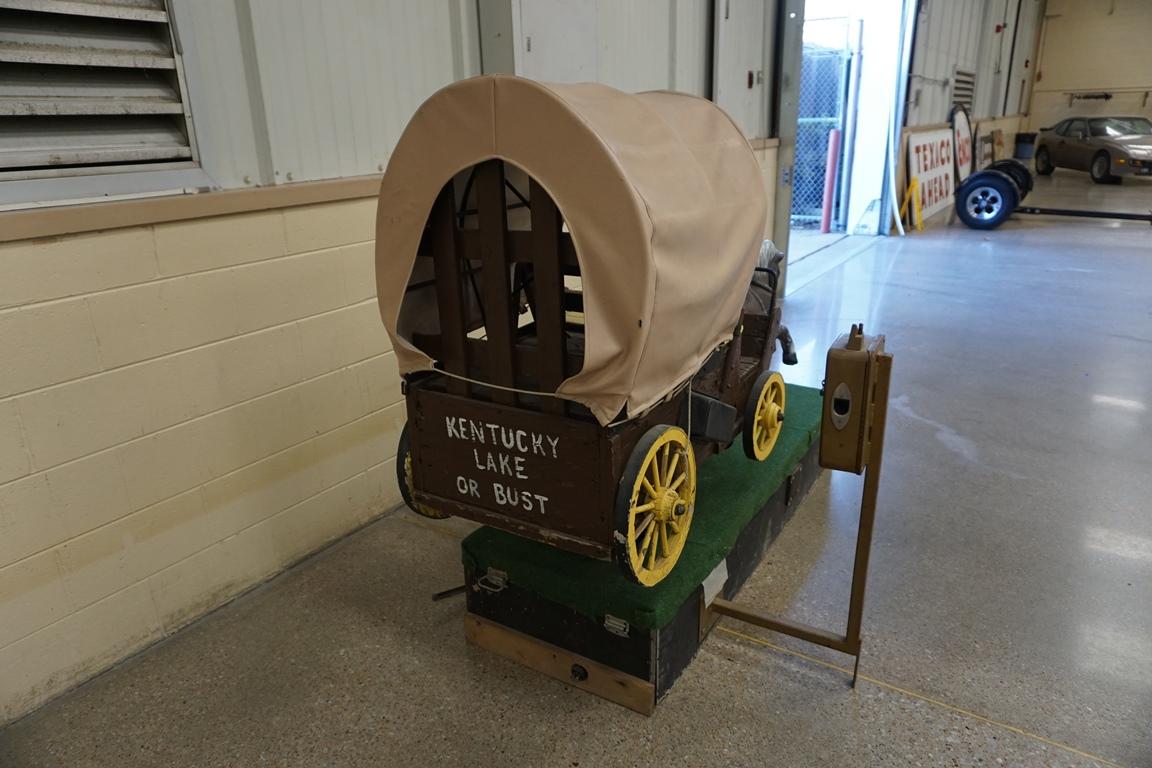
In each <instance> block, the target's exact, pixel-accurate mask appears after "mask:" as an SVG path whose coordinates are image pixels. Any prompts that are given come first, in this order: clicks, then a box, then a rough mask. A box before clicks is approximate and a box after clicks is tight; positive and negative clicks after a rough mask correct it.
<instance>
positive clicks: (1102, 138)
mask: <svg viewBox="0 0 1152 768" xmlns="http://www.w3.org/2000/svg"><path fill="white" fill-rule="evenodd" d="M1057 168H1071V169H1073V170H1076V171H1088V173H1089V174H1091V175H1092V181H1094V182H1096V183H1097V184H1117V183H1119V182H1120V179H1121V178H1122V177H1124V176H1152V121H1150V120H1149V119H1148V118H1146V117H1070V118H1068V119H1067V120H1062V121H1061V122H1059V123H1057V124H1056V125H1054V126H1053V127H1051V128H1041V129H1040V134H1039V135H1038V136H1037V137H1036V173H1038V174H1040V175H1041V176H1047V175H1048V174H1050V173H1052V171H1054V170H1056V169H1057Z"/></svg>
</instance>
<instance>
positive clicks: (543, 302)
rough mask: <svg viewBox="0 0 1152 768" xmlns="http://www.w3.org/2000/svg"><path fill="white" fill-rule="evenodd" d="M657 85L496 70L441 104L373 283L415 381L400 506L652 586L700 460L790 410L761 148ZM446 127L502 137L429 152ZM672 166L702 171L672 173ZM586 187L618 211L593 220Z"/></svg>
mask: <svg viewBox="0 0 1152 768" xmlns="http://www.w3.org/2000/svg"><path fill="white" fill-rule="evenodd" d="M646 96H648V95H646V94H641V95H636V96H633V95H628V94H622V93H619V92H617V91H613V90H612V89H609V88H605V87H603V86H544V85H541V84H537V83H531V82H530V81H524V80H520V79H517V78H509V77H486V78H477V79H475V80H472V81H466V82H465V83H460V84H456V85H454V86H450V87H449V88H447V89H445V90H444V91H441V92H440V93H438V94H437V95H435V96H433V97H432V98H431V99H430V100H429V102H427V103H426V104H425V105H424V107H422V108H421V110H420V111H419V112H418V113H417V115H416V116H415V117H414V118H413V121H412V123H411V124H410V126H409V128H408V130H407V131H406V132H405V135H404V137H403V138H402V139H401V142H400V144H399V145H398V146H397V150H396V153H395V155H394V157H393V161H392V162H391V163H390V165H389V169H388V173H387V174H386V175H385V179H384V182H383V187H382V191H381V200H380V210H379V213H378V222H379V223H378V236H377V274H378V288H379V296H380V305H381V314H382V317H383V319H384V321H385V324H386V326H387V327H388V330H389V333H390V335H391V336H392V340H393V344H394V347H395V349H396V351H397V358H398V361H399V363H400V368H401V373H402V374H403V375H404V381H405V385H404V386H405V394H406V402H407V408H408V426H407V428H406V429H405V434H404V436H403V437H402V439H401V445H400V447H399V450H398V455H397V472H398V479H399V481H400V483H401V488H402V490H403V491H404V492H405V496H406V500H407V501H408V502H409V504H410V505H411V506H412V507H413V508H414V509H416V510H417V511H420V512H422V513H424V514H427V515H429V516H433V517H437V516H446V515H458V516H461V517H465V518H468V519H471V520H476V521H479V522H483V523H486V524H489V525H493V526H496V527H499V528H502V529H505V530H508V531H512V532H514V533H517V534H520V535H523V536H527V537H530V538H533V539H537V540H540V541H544V542H547V543H549V544H551V545H554V546H557V547H560V548H564V549H568V550H571V551H574V552H578V553H581V554H584V555H588V556H592V557H599V558H612V559H616V560H618V561H620V562H621V563H622V565H624V566H625V570H626V571H627V572H628V573H630V575H632V576H633V577H635V578H637V580H639V581H640V582H641V583H647V584H652V583H656V582H657V581H659V579H661V578H663V577H664V576H665V575H667V572H668V571H669V570H670V569H671V567H672V566H673V565H674V563H675V559H676V557H677V556H678V555H679V552H680V549H681V548H682V547H683V541H684V539H685V538H686V537H687V532H688V527H689V524H690V521H691V512H692V504H693V503H694V493H695V464H696V463H697V462H699V461H702V460H703V459H704V458H706V457H707V456H709V455H711V454H712V453H714V452H716V451H718V450H721V449H723V448H724V447H726V446H727V445H728V444H730V443H731V442H732V441H733V440H734V439H735V438H737V437H738V436H739V435H740V433H741V430H742V429H745V427H749V428H748V429H747V430H745V431H746V433H747V434H746V437H745V448H746V450H747V451H748V452H749V455H752V456H756V457H758V458H764V456H765V455H766V452H765V451H766V450H770V449H771V442H772V440H773V439H774V434H775V431H776V430H777V429H778V421H779V420H780V419H782V418H783V405H784V403H783V384H782V382H781V381H780V380H779V377H778V376H772V375H770V374H768V366H769V363H770V361H771V359H772V355H773V351H774V349H775V346H776V340H777V336H778V335H779V333H780V322H779V321H780V310H779V307H778V306H777V302H776V300H775V299H776V297H775V279H776V264H775V263H770V262H767V261H765V260H764V259H760V261H759V262H758V254H759V253H760V245H761V241H762V231H763V220H764V213H763V209H764V199H763V189H762V187H761V182H760V178H759V169H758V166H757V164H756V161H755V159H754V157H753V156H752V153H751V150H750V149H749V148H748V146H747V143H746V142H745V141H744V139H743V137H742V136H741V135H740V134H739V131H738V130H737V129H736V128H735V126H733V125H732V124H731V123H730V121H728V120H727V117H726V116H724V115H723V113H721V112H720V111H719V110H718V109H716V108H715V107H714V106H712V105H711V104H710V103H708V102H703V101H702V100H697V99H693V98H692V97H684V96H680V95H678V94H653V95H652V98H654V99H656V101H657V102H658V103H656V106H652V105H651V104H646V103H643V101H642V100H643V98H644V97H646ZM638 100H639V101H640V103H639V109H638V110H637V101H638ZM488 105H492V106H491V107H490V108H489V106H488ZM496 105H503V109H497V107H496ZM629 109H632V110H633V112H632V113H629V111H628V110H629ZM621 112H623V113H624V114H623V117H621ZM509 113H511V114H509ZM644 117H646V118H648V119H650V120H652V121H656V122H662V125H661V126H657V128H659V130H656V129H654V128H653V126H652V125H646V124H645V123H644V121H643V120H642V119H640V118H644ZM526 119H534V120H536V121H537V122H538V123H539V125H537V126H536V128H537V130H539V131H542V132H544V133H545V134H547V133H549V129H551V132H553V133H556V134H560V135H562V136H563V135H568V139H569V140H568V141H567V142H566V143H562V145H561V146H557V147H555V148H554V149H555V151H557V152H567V151H570V152H576V153H581V152H582V153H583V157H584V158H586V159H587V166H586V167H584V168H583V169H581V163H580V158H579V157H575V158H569V159H567V160H564V161H562V162H560V163H558V164H557V163H555V162H553V158H551V157H550V156H549V155H548V153H547V151H544V150H546V149H547V147H546V146H545V147H544V149H543V150H542V149H541V148H540V147H537V146H535V144H536V143H537V141H536V139H534V138H532V136H531V135H527V137H526V135H524V134H523V131H522V128H523V123H524V121H525V120H526ZM630 121H631V124H629V123H630ZM446 123H447V125H446ZM453 131H455V134H456V135H460V136H467V137H468V138H465V139H463V140H464V141H465V142H467V141H472V140H473V139H474V136H473V134H474V133H479V134H482V135H485V136H490V137H491V138H490V139H489V138H485V139H484V140H482V141H480V142H479V144H478V146H476V147H472V148H469V149H468V150H467V151H465V152H463V153H459V156H451V157H443V156H440V155H436V154H434V153H433V150H434V149H435V148H436V146H438V145H437V142H442V141H444V140H445V137H446V136H451V135H453ZM518 131H519V132H520V133H517V132H518ZM566 131H567V132H568V134H566V133H565V132H566ZM573 132H575V137H573V135H570V134H572V133H573ZM509 136H511V137H512V138H507V137H509ZM446 154H449V155H451V154H452V153H451V152H447V151H446ZM677 163H680V164H683V165H692V167H690V168H688V169H687V170H686V171H683V172H677V171H676V169H675V168H672V169H671V170H670V171H669V170H668V169H665V168H662V167H661V164H671V165H673V166H675V165H676V164H677ZM693 164H694V165H693ZM584 173H588V174H591V178H588V179H579V178H578V179H576V180H575V181H573V180H572V178H571V177H572V175H573V174H578V175H582V174H584ZM662 179H663V182H664V183H663V184H662ZM668 187H671V189H669V188H668ZM598 193H599V194H603V195H604V196H606V197H607V198H609V199H614V200H615V201H616V203H617V205H616V208H615V210H616V214H617V215H618V216H619V217H620V219H621V221H618V222H608V223H607V225H605V224H604V223H603V218H604V217H605V216H606V215H611V214H612V210H613V209H612V208H609V209H605V208H604V206H603V201H594V202H592V203H589V200H590V196H594V195H597V194H598ZM694 195H695V196H700V197H701V198H703V199H702V200H693V199H691V197H692V196H694ZM630 196H631V197H630ZM654 209H657V212H655V213H654V212H653V210H654ZM659 211H663V212H664V213H666V214H667V216H663V217H662V216H661V215H660V214H659ZM701 228H703V229H704V230H705V231H703V232H701V231H700V230H701ZM645 237H647V238H648V242H647V244H645V242H644V238H645ZM621 242H624V243H632V244H634V249H633V250H628V249H623V248H619V247H617V244H618V243H621ZM636 261H643V262H647V263H645V264H640V265H639V266H637V265H636V264H635V263H634V262H636ZM617 275H618V277H617ZM629 279H631V280H634V281H636V282H637V283H639V284H640V286H634V291H633V292H634V293H635V294H636V300H635V306H629V305H627V304H626V303H624V304H623V305H622V297H623V302H627V297H628V296H629V290H628V285H626V284H625V285H623V286H621V285H619V284H618V283H619V282H620V281H627V280H629ZM697 283H699V285H700V288H699V289H697V288H696V284H697ZM750 283H753V284H756V285H757V286H758V287H757V288H755V289H753V291H752V292H751V293H750V292H749V286H750ZM646 323H647V327H646V326H645V324H646ZM637 347H639V348H637ZM786 352H789V353H790V350H786ZM752 422H755V423H756V425H757V426H756V428H755V429H753V428H751V426H752ZM757 441H758V442H757ZM761 454H763V455H761Z"/></svg>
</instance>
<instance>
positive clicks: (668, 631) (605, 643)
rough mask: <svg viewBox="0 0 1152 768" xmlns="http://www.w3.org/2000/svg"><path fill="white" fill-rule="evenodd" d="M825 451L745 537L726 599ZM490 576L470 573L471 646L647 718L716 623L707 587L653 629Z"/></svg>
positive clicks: (735, 554) (809, 457) (734, 555)
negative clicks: (707, 605)
mask: <svg viewBox="0 0 1152 768" xmlns="http://www.w3.org/2000/svg"><path fill="white" fill-rule="evenodd" d="M817 452H818V445H817V443H816V442H813V443H812V445H811V447H810V448H809V450H808V451H807V453H806V454H805V455H804V458H803V459H802V460H801V461H800V462H799V463H797V464H796V465H795V467H794V468H793V470H792V472H791V473H790V474H789V475H788V476H787V477H786V478H785V480H784V481H783V482H782V483H781V484H780V486H779V487H777V488H776V490H775V491H774V492H773V494H772V496H771V498H770V499H769V501H768V502H767V503H766V504H765V505H764V506H763V507H761V508H760V510H759V511H758V512H757V514H756V515H755V516H754V517H753V518H752V519H751V521H750V522H749V523H748V524H747V525H746V526H745V527H744V528H743V530H742V531H741V533H740V535H739V537H738V539H737V541H736V543H735V545H734V546H733V547H732V548H731V550H730V551H729V552H728V554H727V557H726V558H724V561H723V563H724V568H725V569H726V572H727V579H726V581H725V582H724V586H723V588H722V589H721V592H720V594H721V595H722V596H724V597H726V598H729V599H731V598H733V597H735V596H736V594H737V593H738V592H739V590H740V588H741V587H742V586H743V585H744V583H745V581H747V579H748V577H749V576H751V575H752V573H753V571H755V569H756V567H757V566H758V565H759V564H760V562H761V561H762V560H763V557H764V553H765V552H766V550H767V548H768V546H769V545H770V544H771V543H772V541H774V540H775V538H776V537H777V536H778V535H779V533H780V531H781V530H782V529H783V526H784V523H785V522H787V520H788V519H790V518H791V516H792V514H793V513H794V512H795V510H796V507H797V506H798V505H799V504H800V501H801V500H802V499H803V497H804V496H805V495H806V494H807V493H808V491H809V490H810V489H811V487H812V484H813V483H814V482H815V480H816V477H817V476H818V475H819V474H820V467H819V464H818V463H817ZM717 565H718V566H719V565H720V563H719V562H718V563H717ZM485 576H486V574H485V573H477V572H475V571H474V570H470V569H468V568H466V569H465V579H466V584H467V592H466V594H467V602H468V614H467V617H466V619H465V636H466V638H467V639H468V642H470V643H472V644H473V645H476V646H478V647H481V648H485V649H487V650H489V651H492V652H494V653H497V654H499V655H501V656H504V657H505V658H508V659H511V660H513V661H516V662H518V663H520V664H523V665H524V666H526V667H529V668H531V669H535V670H537V671H538V672H542V673H544V674H546V675H548V676H549V677H553V678H555V679H557V680H561V681H563V682H564V683H566V684H568V685H572V686H574V687H576V688H579V689H581V690H585V691H588V692H590V693H594V694H596V695H598V696H601V697H603V698H605V699H608V700H609V701H613V702H616V703H617V704H620V705H622V706H625V707H627V708H629V709H631V710H634V711H636V712H640V713H642V714H646V715H649V714H651V713H652V712H653V711H654V710H655V707H656V703H657V702H658V701H659V700H660V699H661V698H662V697H663V696H664V695H665V694H667V693H668V691H669V690H670V689H671V687H672V684H673V683H674V682H675V681H676V679H677V678H678V677H679V676H680V674H681V673H682V672H683V671H684V670H685V669H686V668H687V666H688V664H689V663H690V662H691V660H692V659H693V657H695V655H696V652H697V650H699V648H700V644H701V643H702V642H703V641H704V638H705V637H706V636H707V633H708V632H709V631H710V630H711V628H712V625H713V623H714V622H713V621H710V620H709V617H708V616H707V615H706V612H704V611H703V610H702V601H703V585H700V586H698V587H696V589H695V590H694V591H693V592H692V594H690V595H689V596H688V597H687V598H686V599H685V600H684V601H683V603H682V604H681V605H680V607H679V609H678V610H677V612H676V615H675V617H674V618H673V619H672V620H671V621H669V622H668V623H667V624H665V625H664V626H662V627H659V628H655V629H647V628H643V627H637V626H631V627H629V626H626V625H625V626H624V627H621V626H620V625H619V623H613V622H611V621H608V623H607V624H606V622H605V619H606V617H605V616H590V615H586V614H585V613H583V612H581V611H578V610H575V609H574V608H571V607H569V606H567V605H561V604H560V603H558V602H554V601H552V600H549V599H547V598H545V597H543V596H541V595H540V594H538V593H536V592H534V591H533V590H532V589H531V586H530V585H525V584H519V583H515V582H514V581H510V582H509V583H507V584H504V585H501V586H499V587H498V588H493V587H492V585H491V584H490V583H488V582H487V581H485V582H483V583H482V579H484V578H485ZM621 578H623V577H621ZM581 677H583V679H579V678H581Z"/></svg>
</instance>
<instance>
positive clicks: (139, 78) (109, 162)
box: [0, 0, 196, 179]
mask: <svg viewBox="0 0 1152 768" xmlns="http://www.w3.org/2000/svg"><path fill="white" fill-rule="evenodd" d="M173 40H174V30H173V29H172V26H171V24H170V19H169V13H168V9H167V7H166V6H165V3H164V0H0V179H13V178H41V177H51V176H71V175H77V174H85V173H108V172H114V171H125V170H138V169H149V170H156V169H159V168H182V167H190V166H192V165H194V163H195V159H196V158H195V144H194V142H193V139H192V126H191V119H190V116H189V114H188V111H187V108H186V106H187V105H186V102H185V98H184V89H183V88H182V76H181V70H180V59H179V56H178V54H177V46H176V45H175V44H174V42H173Z"/></svg>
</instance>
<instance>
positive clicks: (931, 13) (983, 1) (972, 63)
mask: <svg viewBox="0 0 1152 768" xmlns="http://www.w3.org/2000/svg"><path fill="white" fill-rule="evenodd" d="M992 1H993V2H995V1H996V0H992ZM1001 1H1002V0H1001ZM988 2H989V0H928V1H927V2H925V3H924V4H923V6H922V10H921V13H920V16H919V18H918V20H917V26H916V44H915V48H914V49H913V52H912V76H911V83H910V85H909V90H908V101H909V104H908V119H907V124H908V125H909V126H918V125H931V124H933V123H941V122H944V121H946V120H947V119H948V111H949V109H950V107H951V102H952V77H953V73H954V71H955V70H956V68H957V67H959V68H960V69H963V70H967V71H970V72H977V73H979V72H980V66H979V64H980V48H981V45H980V43H981V33H982V30H983V27H984V26H985V25H986V24H987V23H990V22H987V20H986V19H987V17H986V6H987V3H988ZM980 80H981V78H980V76H979V74H978V75H977V79H976V91H977V95H976V101H977V105H978V107H977V111H979V110H980V106H979V105H980V103H981V102H980V96H981V88H982V84H981V82H980ZM976 116H978V115H974V117H976Z"/></svg>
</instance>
